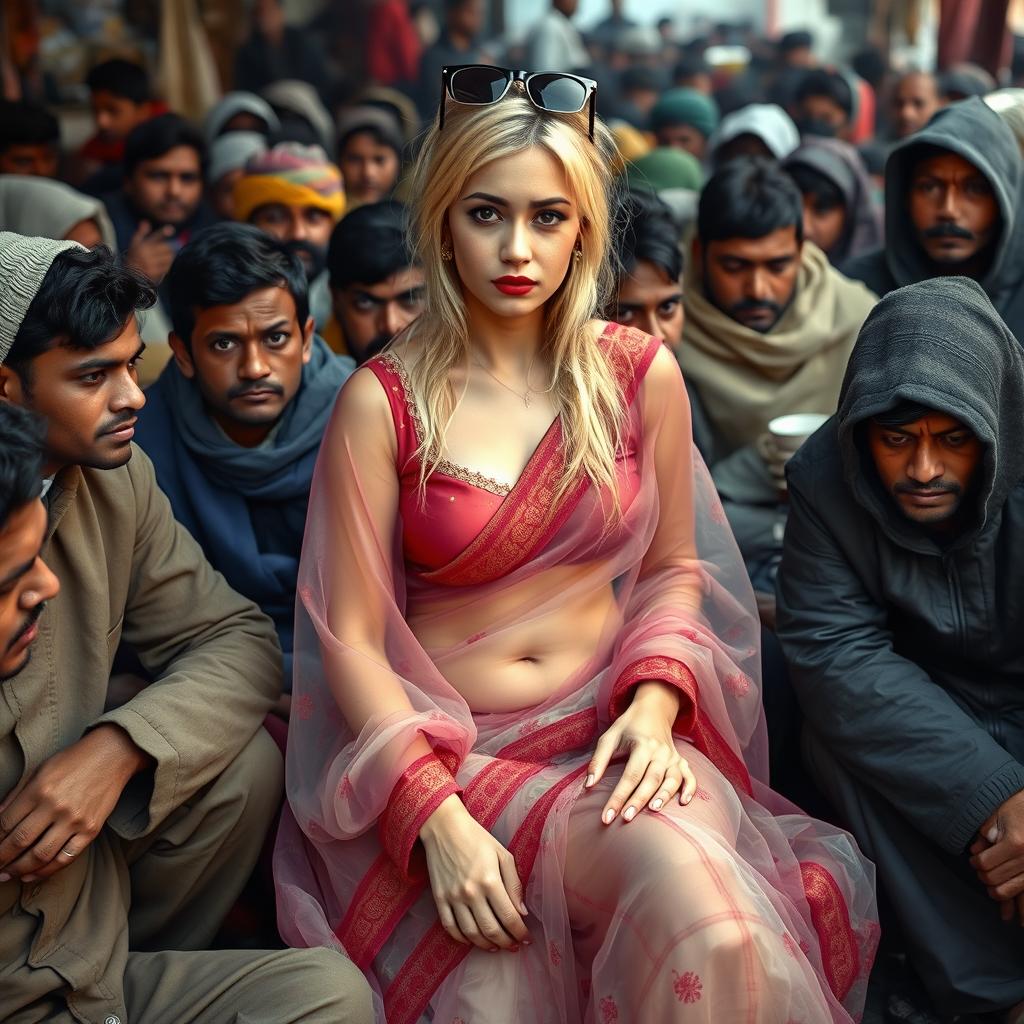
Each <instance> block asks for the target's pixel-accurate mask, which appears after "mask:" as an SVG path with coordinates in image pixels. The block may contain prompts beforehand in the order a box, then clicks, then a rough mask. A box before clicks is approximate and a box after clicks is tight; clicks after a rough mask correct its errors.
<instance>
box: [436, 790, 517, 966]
mask: <svg viewBox="0 0 1024 1024" xmlns="http://www.w3.org/2000/svg"><path fill="white" fill-rule="evenodd" d="M420 839H421V840H422V841H423V848H424V849H425V850H426V853H427V870H428V872H429V874H430V889H431V891H432V892H433V894H434V902H435V903H436V904H437V913H438V915H439V916H440V918H441V925H442V927H443V928H444V930H445V931H446V932H447V933H448V934H449V935H450V936H451V937H452V938H453V939H455V941H456V942H461V943H464V944H467V945H473V946H478V947H479V948H480V949H487V950H492V951H493V950H497V949H510V950H511V949H516V948H517V947H518V946H519V945H520V943H521V944H523V945H529V943H530V933H529V931H528V929H527V927H526V924H525V923H524V921H523V917H524V916H525V915H526V914H527V909H526V904H525V903H524V902H523V887H522V885H521V884H520V881H519V874H518V872H517V871H516V862H515V859H514V858H513V857H512V854H511V853H509V852H508V850H506V849H505V847H504V846H502V845H501V843H499V842H498V840H497V839H495V838H494V836H492V835H491V834H490V832H488V831H487V829H485V828H484V827H483V826H482V825H480V824H479V823H478V822H477V821H476V820H475V819H474V818H473V816H472V815H471V814H470V813H469V811H467V810H466V808H465V806H464V804H463V803H462V801H461V800H460V799H459V798H458V796H454V795H453V796H450V797H448V798H447V799H446V800H444V801H443V802H442V803H441V804H440V806H439V807H438V808H437V810H436V811H434V813H433V814H431V816H430V817H429V818H427V820H426V821H425V822H424V823H423V827H422V828H421V829H420Z"/></svg>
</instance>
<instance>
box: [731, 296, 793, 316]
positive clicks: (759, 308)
mask: <svg viewBox="0 0 1024 1024" xmlns="http://www.w3.org/2000/svg"><path fill="white" fill-rule="evenodd" d="M730 312H731V313H774V314H775V315H776V316H778V315H779V314H780V313H781V312H782V307H781V306H780V305H779V304H778V303H777V302H772V301H771V300H770V299H744V300H743V301H742V302H737V303H736V305H735V306H733V307H732V309H731V310H730Z"/></svg>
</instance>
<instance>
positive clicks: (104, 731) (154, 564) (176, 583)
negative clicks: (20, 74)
mask: <svg viewBox="0 0 1024 1024" xmlns="http://www.w3.org/2000/svg"><path fill="white" fill-rule="evenodd" d="M152 301H153V292H152V289H151V288H150V287H149V285H148V284H147V283H146V282H144V281H143V280H142V279H141V278H139V277H137V276H136V275H135V274H133V273H132V272H130V271H127V270H125V269H124V268H123V267H122V266H121V265H120V264H119V263H118V262H117V260H116V258H115V257H113V256H112V255H111V254H110V253H109V252H108V251H107V250H105V249H98V250H94V251H92V252H90V251H88V250H85V249H82V248H81V247H80V246H78V245H76V244H74V243H67V242H52V241H49V240H46V239H29V238H24V237H22V236H20V235H13V234H11V233H0V399H2V400H3V401H5V402H8V403H11V404H13V405H16V406H20V407H22V408H27V409H31V410H32V411H34V412H35V413H37V414H38V415H40V416H42V417H44V418H45V419H46V420H47V434H46V440H45V453H44V464H43V468H42V474H43V477H44V486H45V488H46V506H47V508H46V512H47V524H46V539H45V542H44V544H43V548H42V552H41V554H42V557H43V559H45V561H46V563H47V565H48V566H49V567H50V569H52V570H53V572H54V573H55V574H56V576H57V578H58V579H59V580H60V583H61V590H60V594H59V596H56V597H55V598H54V599H53V600H52V601H51V602H50V604H49V606H48V607H47V609H46V611H45V612H44V613H43V614H42V615H41V616H40V617H39V618H38V636H37V638H36V639H35V642H34V648H33V650H32V658H31V660H30V661H29V662H28V663H27V664H26V665H24V667H23V668H21V670H20V671H18V673H17V674H16V675H13V676H12V677H11V678H10V679H8V680H7V681H5V682H4V683H3V684H0V975H2V977H3V979H4V981H3V984H2V985H0V1019H3V1020H4V1021H5V1022H7V1024H36V1022H42V1021H47V1022H51V1021H52V1022H62V1024H65V1022H66V1024H71V1022H72V1021H74V1020H78V1021H83V1020H105V1021H107V1022H108V1024H112V1022H116V1024H121V1022H127V1021H131V1022H132V1024H136V1022H142V1024H164V1022H166V1024H171V1022H172V1021H174V1022H178V1021H185V1020H187V1021H195V1022H205V1024H221V1022H223V1021H226V1020H232V1019H245V1020H246V1021H247V1022H248V1021H252V1022H256V1021H266V1022H267V1024H271V1022H273V1024H281V1022H286V1021H287V1022H299V1021H301V1022H323V1024H328V1022H332V1024H333V1022H335V1021H370V1020H371V1019H372V1016H371V1010H370V994H369V989H368V986H367V985H366V983H365V982H364V980H363V979H362V977H361V976H360V975H359V973H358V971H357V970H356V969H355V968H354V967H353V965H352V964H351V963H350V962H349V961H347V960H345V959H344V958H343V957H342V956H340V955H339V954H338V953H335V952H332V951H328V950H284V951H281V950H274V951H254V950H239V951H231V950H218V951H216V952H195V951H198V950H204V949H205V948H206V947H208V946H209V944H210V942H211V941H212V939H213V937H214V935H215V933H216V931H217V929H218V928H219V926H220V923H221V920H222V919H223V917H224V915H225V914H226V912H227V910H228V909H229V908H230V907H231V905H232V903H233V902H234V901H235V899H236V898H237V896H238V893H239V891H240V890H241V887H242V885H243V884H244V883H245V881H246V879H247V877H248V875H249V873H250V871H251V869H252V867H253V865H254V864H255V862H256V858H257V856H258V855H259V851H260V848H261V846H262V843H263V841H264V838H265V836H266V832H267V829H268V827H269V825H270V823H271V821H272V819H273V816H274V814H275V813H276V810H277V807H278V803H279V799H280V792H281V764H280V757H279V755H278V754H277V751H276V749H275V747H274V745H273V743H272V741H271V740H270V739H269V737H268V736H267V735H266V733H265V732H264V731H263V730H262V729H261V728H260V723H261V721H262V719H263V716H264V715H265V714H266V712H267V710H268V709H269V708H270V707H271V705H272V704H273V702H274V701H275V699H276V698H277V695H278V692H279V690H280V685H281V680H280V654H279V652H278V648H277V643H276V639H275V635H274V630H273V626H272V625H271V623H270V621H269V620H268V619H267V618H266V617H265V616H264V615H263V614H262V613H261V612H260V611H259V610H258V609H257V608H256V607H255V606H254V605H253V604H252V603H251V602H249V601H247V600H245V599H243V598H242V597H240V596H239V595H238V594H236V593H235V592H234V591H232V590H231V589H230V588H229V587H228V586H227V584H226V583H225V582H224V579H223V578H222V577H221V576H219V575H218V574H217V573H215V572H214V571H213V570H212V569H211V568H210V566H209V565H208V563H207V562H206V560H205V559H204V558H203V556H202V553H201V551H200V550H199V548H198V546H197V545H196V544H195V542H194V541H193V540H192V539H191V537H190V536H189V535H188V533H187V532H186V531H185V530H184V529H183V528H182V527H181V526H179V525H178V524H177V523H176V522H175V520H174V517H173V515H172V514H171V510H170V506H169V504H168V502H167V499H166V498H165V497H164V495H163V494H162V493H161V492H160V490H159V488H158V487H157V485H156V482H155V478H154V475H153V469H152V466H151V464H150V463H149V461H148V460H147V459H146V457H145V455H144V454H143V453H142V452H140V451H138V450H136V449H135V448H134V447H133V446H132V444H131V438H132V434H133V428H134V422H135V417H136V414H137V412H138V410H139V409H140V408H141V407H142V404H143V403H144V401H145V399H144V397H143V395H142V392H141V391H140V390H139V388H138V383H137V374H138V370H137V366H138V362H139V359H140V358H141V356H142V350H143V348H144V346H143V345H142V343H141V341H140V340H139V335H138V328H137V325H136V320H135V312H136V310H138V309H140V308H143V307H145V306H146V305H147V304H149V303H151V302H152ZM37 518H38V516H37ZM37 528H38V527H37ZM28 603H31V602H28ZM122 638H123V639H124V640H125V641H126V642H127V643H128V644H130V645H131V646H132V647H133V648H134V649H135V651H136V652H137V653H138V656H139V658H140V660H141V661H142V664H143V665H144V666H145V668H146V669H147V670H148V672H149V673H150V674H151V675H152V676H153V678H154V682H153V683H152V684H151V685H150V686H148V687H146V688H145V689H144V690H142V691H141V692H140V693H139V694H138V695H137V696H136V697H135V698H133V699H132V700H131V701H129V702H128V703H127V704H125V705H123V706H122V707H119V708H117V709H116V710H113V711H110V712H107V713H105V712H104V703H105V699H106V694H107V683H108V680H109V676H110V670H111V666H112V663H113V657H114V653H115V651H116V649H117V646H118V643H119V642H120V640H121V639H122ZM30 639H31V636H30Z"/></svg>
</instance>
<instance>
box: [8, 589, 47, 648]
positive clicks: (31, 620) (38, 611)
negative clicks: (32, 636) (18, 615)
mask: <svg viewBox="0 0 1024 1024" xmlns="http://www.w3.org/2000/svg"><path fill="white" fill-rule="evenodd" d="M45 608H46V602H45V601H40V602H39V604H37V605H36V606H35V608H33V609H32V611H30V612H29V613H28V616H27V618H26V619H25V624H24V625H23V626H22V627H21V629H19V630H18V632H17V633H16V634H15V635H14V639H13V640H11V642H10V643H9V644H8V645H7V650H8V651H9V650H10V649H11V648H12V647H14V645H15V644H16V643H18V641H19V640H21V638H22V637H23V636H24V635H25V634H26V633H27V632H28V631H29V630H30V629H31V628H32V627H33V626H34V625H35V624H36V623H37V622H38V621H39V616H40V615H42V614H43V609H45ZM4 653H5V654H6V653H7V652H6V651H5V652H4Z"/></svg>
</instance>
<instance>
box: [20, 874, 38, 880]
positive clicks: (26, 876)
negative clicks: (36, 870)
mask: <svg viewBox="0 0 1024 1024" xmlns="http://www.w3.org/2000/svg"><path fill="white" fill-rule="evenodd" d="M21 880H22V881H23V882H34V881H35V880H36V876H35V875H22V876H21Z"/></svg>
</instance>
